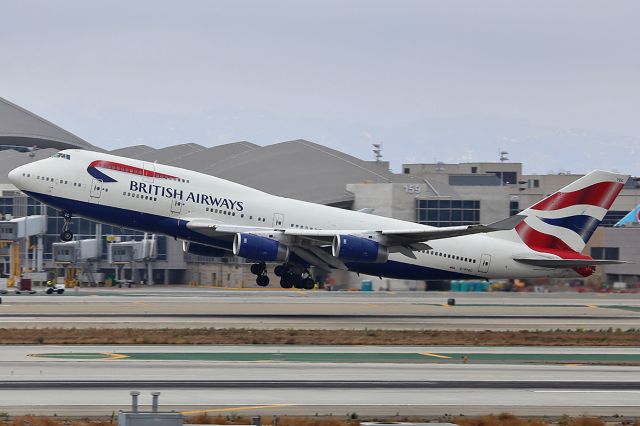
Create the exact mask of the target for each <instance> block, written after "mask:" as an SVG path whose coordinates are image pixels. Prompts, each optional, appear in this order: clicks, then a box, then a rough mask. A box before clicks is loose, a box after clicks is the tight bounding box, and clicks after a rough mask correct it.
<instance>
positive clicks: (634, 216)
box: [613, 204, 640, 227]
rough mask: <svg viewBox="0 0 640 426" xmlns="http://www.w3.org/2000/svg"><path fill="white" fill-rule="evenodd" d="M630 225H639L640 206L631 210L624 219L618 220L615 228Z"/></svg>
mask: <svg viewBox="0 0 640 426" xmlns="http://www.w3.org/2000/svg"><path fill="white" fill-rule="evenodd" d="M631 224H638V225H640V204H638V205H637V206H636V208H635V209H633V210H631V211H630V212H629V213H627V215H626V216H625V217H623V218H622V219H620V220H619V221H618V222H617V223H616V224H615V225H613V226H615V227H621V226H626V225H631Z"/></svg>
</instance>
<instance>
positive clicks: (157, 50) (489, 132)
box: [0, 0, 640, 175]
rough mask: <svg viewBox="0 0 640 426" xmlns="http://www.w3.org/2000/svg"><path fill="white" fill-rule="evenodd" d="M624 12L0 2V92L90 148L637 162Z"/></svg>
mask: <svg viewBox="0 0 640 426" xmlns="http://www.w3.org/2000/svg"><path fill="white" fill-rule="evenodd" d="M639 23H640V2H638V1H586V0H581V1H558V0H553V1H530V2H525V1H478V0H473V1H448V0H447V1H444V0H443V1H386V2H381V1H371V0H365V1H344V0H342V1H330V0H322V1H300V0H296V1H241V0H232V1H213V0H209V1H173V2H169V1H158V0H149V1H146V0H145V1H130V0H129V1H87V0H77V1H75V0H74V1H67V0H58V1H50V0H43V1H29V0H19V1H13V0H2V1H1V2H0V96H1V97H5V98H7V99H9V100H10V101H12V102H15V103H17V104H19V105H21V106H23V107H25V108H27V109H30V110H32V111H34V112H36V113H37V114H39V115H41V116H43V117H45V118H47V119H49V120H50V121H53V122H54V123H56V124H58V125H60V126H61V127H63V128H65V129H67V130H69V131H71V132H73V133H76V134H77V135H78V136H80V137H82V138H84V139H86V140H88V141H89V142H92V143H94V144H96V145H99V146H102V147H105V148H117V147H123V146H127V145H133V144H147V145H150V146H154V147H162V146H167V145H172V144H176V143H184V142H195V143H198V144H201V145H205V146H212V145H217V144H221V143H226V142H233V141H239V140H248V141H251V142H254V143H257V144H260V145H266V144H271V143H274V142H281V141H285V140H291V139H298V138H303V139H308V140H311V141H314V142H317V143H321V144H325V145H328V146H331V147H333V148H336V149H340V150H343V151H345V152H347V153H350V154H353V155H356V156H358V157H361V158H365V159H372V157H373V156H372V154H371V143H373V142H379V141H383V142H384V156H385V159H388V160H390V161H392V166H393V168H394V170H399V168H400V164H401V163H403V162H431V161H434V160H441V161H483V160H484V161H486V160H489V161H494V160H497V158H498V150H499V148H502V149H506V150H507V151H509V152H510V155H509V157H510V158H511V160H513V161H521V162H523V163H524V164H525V172H531V173H546V172H548V171H552V170H553V171H559V170H570V171H572V172H586V171H588V170H590V169H594V168H603V169H616V170H619V171H623V172H628V173H632V174H636V175H638V174H640V170H639V169H640V167H639V166H638V165H639V164H640V161H639V159H638V157H639V156H638V154H640V84H639V83H640V24H639ZM265 166H266V167H268V165H265Z"/></svg>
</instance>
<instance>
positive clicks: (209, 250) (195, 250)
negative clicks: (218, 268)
mask: <svg viewBox="0 0 640 426" xmlns="http://www.w3.org/2000/svg"><path fill="white" fill-rule="evenodd" d="M182 251H184V252H185V253H191V254H195V255H198V256H209V257H223V256H224V255H225V254H226V251H225V250H223V249H219V248H215V247H211V246H207V245H204V244H197V243H192V242H189V241H183V242H182Z"/></svg>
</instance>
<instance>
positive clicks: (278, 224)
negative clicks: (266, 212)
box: [272, 213, 284, 228]
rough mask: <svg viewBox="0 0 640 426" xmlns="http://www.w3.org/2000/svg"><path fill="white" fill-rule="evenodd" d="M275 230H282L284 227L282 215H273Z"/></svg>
mask: <svg viewBox="0 0 640 426" xmlns="http://www.w3.org/2000/svg"><path fill="white" fill-rule="evenodd" d="M272 226H273V227H274V228H282V227H284V215H283V214H280V213H274V214H273V225H272Z"/></svg>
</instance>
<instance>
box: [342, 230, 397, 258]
mask: <svg viewBox="0 0 640 426" xmlns="http://www.w3.org/2000/svg"><path fill="white" fill-rule="evenodd" d="M331 249H332V252H333V256H334V257H337V258H338V259H340V260H344V261H347V262H367V263H384V262H386V261H387V259H388V258H389V251H388V250H387V248H386V247H384V246H381V245H380V243H379V242H377V241H373V240H369V239H367V238H362V237H354V236H353V235H336V237H335V238H334V239H333V245H332V246H331Z"/></svg>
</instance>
